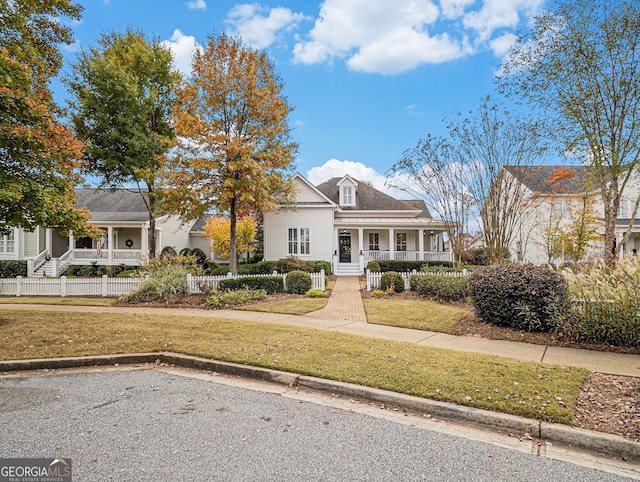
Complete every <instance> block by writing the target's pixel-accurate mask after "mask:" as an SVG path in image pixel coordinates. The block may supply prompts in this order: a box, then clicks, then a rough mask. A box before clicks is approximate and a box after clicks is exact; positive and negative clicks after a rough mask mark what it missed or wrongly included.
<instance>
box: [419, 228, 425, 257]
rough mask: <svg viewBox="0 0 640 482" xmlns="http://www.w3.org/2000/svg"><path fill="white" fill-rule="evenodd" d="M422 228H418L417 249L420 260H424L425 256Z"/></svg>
mask: <svg viewBox="0 0 640 482" xmlns="http://www.w3.org/2000/svg"><path fill="white" fill-rule="evenodd" d="M424 231H425V230H424V229H418V250H419V251H420V254H419V256H420V261H425V260H426V259H427V257H426V256H425V254H424Z"/></svg>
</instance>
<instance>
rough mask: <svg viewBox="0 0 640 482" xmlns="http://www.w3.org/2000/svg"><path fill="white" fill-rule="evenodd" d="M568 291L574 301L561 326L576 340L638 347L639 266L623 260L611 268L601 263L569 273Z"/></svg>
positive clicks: (639, 310)
mask: <svg viewBox="0 0 640 482" xmlns="http://www.w3.org/2000/svg"><path fill="white" fill-rule="evenodd" d="M569 279H570V281H571V282H570V288H569V292H570V294H571V297H572V299H574V300H576V301H574V303H573V304H572V309H571V310H570V311H569V315H568V317H567V323H566V324H565V326H564V332H565V334H566V335H568V336H570V337H572V338H575V339H577V340H579V341H584V342H588V343H600V344H607V345H619V346H628V347H640V265H639V264H638V262H637V260H633V259H626V260H623V261H619V262H618V263H616V265H615V268H614V269H610V268H608V267H606V266H605V265H604V264H603V263H602V264H600V265H596V266H592V267H591V269H589V270H588V271H584V272H583V273H581V274H580V275H578V276H575V275H571V276H570V277H569Z"/></svg>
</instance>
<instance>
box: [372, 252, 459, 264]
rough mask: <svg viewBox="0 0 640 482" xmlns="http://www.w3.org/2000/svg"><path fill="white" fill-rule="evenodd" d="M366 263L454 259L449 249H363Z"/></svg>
mask: <svg viewBox="0 0 640 482" xmlns="http://www.w3.org/2000/svg"><path fill="white" fill-rule="evenodd" d="M362 254H363V255H364V262H365V264H366V263H368V262H369V261H386V260H395V261H453V256H452V254H451V253H450V252H448V251H394V252H393V253H392V252H391V251H379V250H367V251H363V252H362Z"/></svg>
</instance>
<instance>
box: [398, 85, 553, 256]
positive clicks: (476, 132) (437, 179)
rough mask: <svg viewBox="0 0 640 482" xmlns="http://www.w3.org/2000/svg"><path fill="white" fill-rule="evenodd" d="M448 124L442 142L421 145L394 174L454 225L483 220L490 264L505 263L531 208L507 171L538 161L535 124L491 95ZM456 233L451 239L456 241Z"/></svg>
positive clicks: (520, 185) (521, 186)
mask: <svg viewBox="0 0 640 482" xmlns="http://www.w3.org/2000/svg"><path fill="white" fill-rule="evenodd" d="M446 122H447V124H446V127H447V136H446V138H445V139H444V140H439V141H437V142H433V139H429V138H427V141H421V142H420V143H419V144H418V147H417V148H416V149H417V150H416V151H414V154H413V155H412V156H411V158H410V159H403V160H401V161H400V162H399V163H397V164H396V165H395V166H394V167H393V168H392V171H394V170H395V171H400V172H404V173H406V174H408V175H409V184H417V185H418V186H421V191H422V194H423V196H424V197H425V198H427V199H428V198H433V199H432V200H431V204H432V205H440V206H441V208H440V210H441V211H442V212H440V213H439V214H440V215H441V216H443V218H444V217H449V218H450V219H448V220H447V223H448V224H450V225H451V226H452V227H453V226H456V225H459V224H460V222H461V220H464V219H466V217H467V216H473V215H475V216H479V217H480V219H481V221H482V225H483V238H484V244H485V247H486V250H487V258H488V261H489V263H490V264H497V263H501V262H502V261H503V260H504V259H505V258H506V257H507V255H508V253H509V246H510V245H511V244H512V242H513V240H514V239H515V237H516V235H517V232H518V229H519V226H520V223H521V222H522V220H523V219H524V217H525V216H526V214H527V210H528V204H527V203H526V199H527V195H528V191H527V189H526V187H525V185H524V183H523V182H522V180H521V179H518V178H517V177H516V176H514V175H512V173H511V172H512V171H511V172H510V171H509V170H510V169H511V170H513V169H517V168H519V167H522V166H529V165H531V164H532V163H533V162H534V161H538V162H539V156H540V155H541V153H542V147H541V145H540V142H539V138H538V136H537V135H536V129H535V125H534V124H532V123H530V122H528V121H527V120H526V119H521V118H520V117H519V116H517V115H515V114H514V113H512V112H508V111H506V110H504V109H503V108H501V107H500V106H499V105H498V104H495V103H493V102H492V101H491V99H490V98H489V97H487V98H486V99H485V100H484V101H483V102H482V104H481V105H480V107H479V108H478V109H477V110H476V111H471V112H470V113H469V115H468V116H466V117H463V116H461V115H459V116H458V117H456V118H454V119H449V120H447V121H446ZM435 186H437V189H434V187H435ZM438 198H440V199H439V200H438ZM436 211H438V209H436ZM462 227H464V226H462ZM456 229H459V228H456ZM456 232H457V231H455V230H452V233H451V234H449V236H450V237H451V236H452V235H453V236H454V238H455V237H456ZM460 244H461V245H462V243H460Z"/></svg>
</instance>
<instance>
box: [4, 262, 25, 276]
mask: <svg viewBox="0 0 640 482" xmlns="http://www.w3.org/2000/svg"><path fill="white" fill-rule="evenodd" d="M18 276H27V262H26V261H17V260H6V261H0V278H17V277H18Z"/></svg>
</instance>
